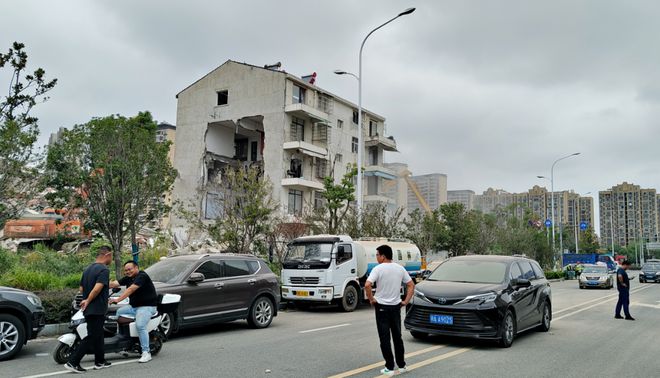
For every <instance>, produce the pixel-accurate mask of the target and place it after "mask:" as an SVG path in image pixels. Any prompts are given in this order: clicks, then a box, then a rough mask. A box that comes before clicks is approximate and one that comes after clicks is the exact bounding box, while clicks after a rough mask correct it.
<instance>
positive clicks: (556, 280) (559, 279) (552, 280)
mask: <svg viewBox="0 0 660 378" xmlns="http://www.w3.org/2000/svg"><path fill="white" fill-rule="evenodd" d="M561 281H566V279H564V278H553V279H551V280H548V282H561Z"/></svg>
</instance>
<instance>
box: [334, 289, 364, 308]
mask: <svg viewBox="0 0 660 378" xmlns="http://www.w3.org/2000/svg"><path fill="white" fill-rule="evenodd" d="M359 301H360V300H359V298H358V292H357V290H355V286H352V285H346V288H345V289H344V296H343V297H342V298H341V302H339V308H341V309H342V310H344V311H346V312H352V311H355V309H356V308H357V306H358V303H359Z"/></svg>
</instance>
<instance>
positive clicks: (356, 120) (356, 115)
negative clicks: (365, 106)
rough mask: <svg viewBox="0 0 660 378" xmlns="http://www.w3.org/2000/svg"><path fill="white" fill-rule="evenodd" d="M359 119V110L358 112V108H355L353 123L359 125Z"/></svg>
mask: <svg viewBox="0 0 660 378" xmlns="http://www.w3.org/2000/svg"><path fill="white" fill-rule="evenodd" d="M358 121H359V120H358V112H357V110H354V111H353V123H354V124H356V125H357V124H358Z"/></svg>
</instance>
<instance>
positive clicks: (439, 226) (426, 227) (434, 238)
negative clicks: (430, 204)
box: [403, 209, 445, 256]
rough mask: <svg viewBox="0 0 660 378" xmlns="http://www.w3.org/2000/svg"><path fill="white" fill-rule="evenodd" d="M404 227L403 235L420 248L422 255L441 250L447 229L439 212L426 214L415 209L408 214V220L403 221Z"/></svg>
mask: <svg viewBox="0 0 660 378" xmlns="http://www.w3.org/2000/svg"><path fill="white" fill-rule="evenodd" d="M403 225H404V231H403V235H404V236H405V237H406V238H408V239H410V240H411V241H412V242H413V243H415V244H416V245H417V247H419V249H420V251H421V252H422V255H424V256H425V255H426V254H427V253H428V252H431V251H437V250H439V249H440V248H441V241H442V240H443V238H444V232H445V228H444V224H443V222H442V220H441V219H440V211H439V210H437V209H436V210H434V211H433V212H431V213H426V212H422V211H420V210H419V209H415V210H414V211H413V212H412V213H410V214H408V219H406V220H404V221H403Z"/></svg>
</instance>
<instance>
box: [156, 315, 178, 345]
mask: <svg viewBox="0 0 660 378" xmlns="http://www.w3.org/2000/svg"><path fill="white" fill-rule="evenodd" d="M174 326H175V323H174V314H173V313H171V312H166V313H165V314H163V318H162V319H161V320H160V325H159V327H160V331H161V332H162V333H163V335H165V339H166V340H167V339H169V338H170V336H171V335H172V333H173V332H174V328H175V327H174Z"/></svg>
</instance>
